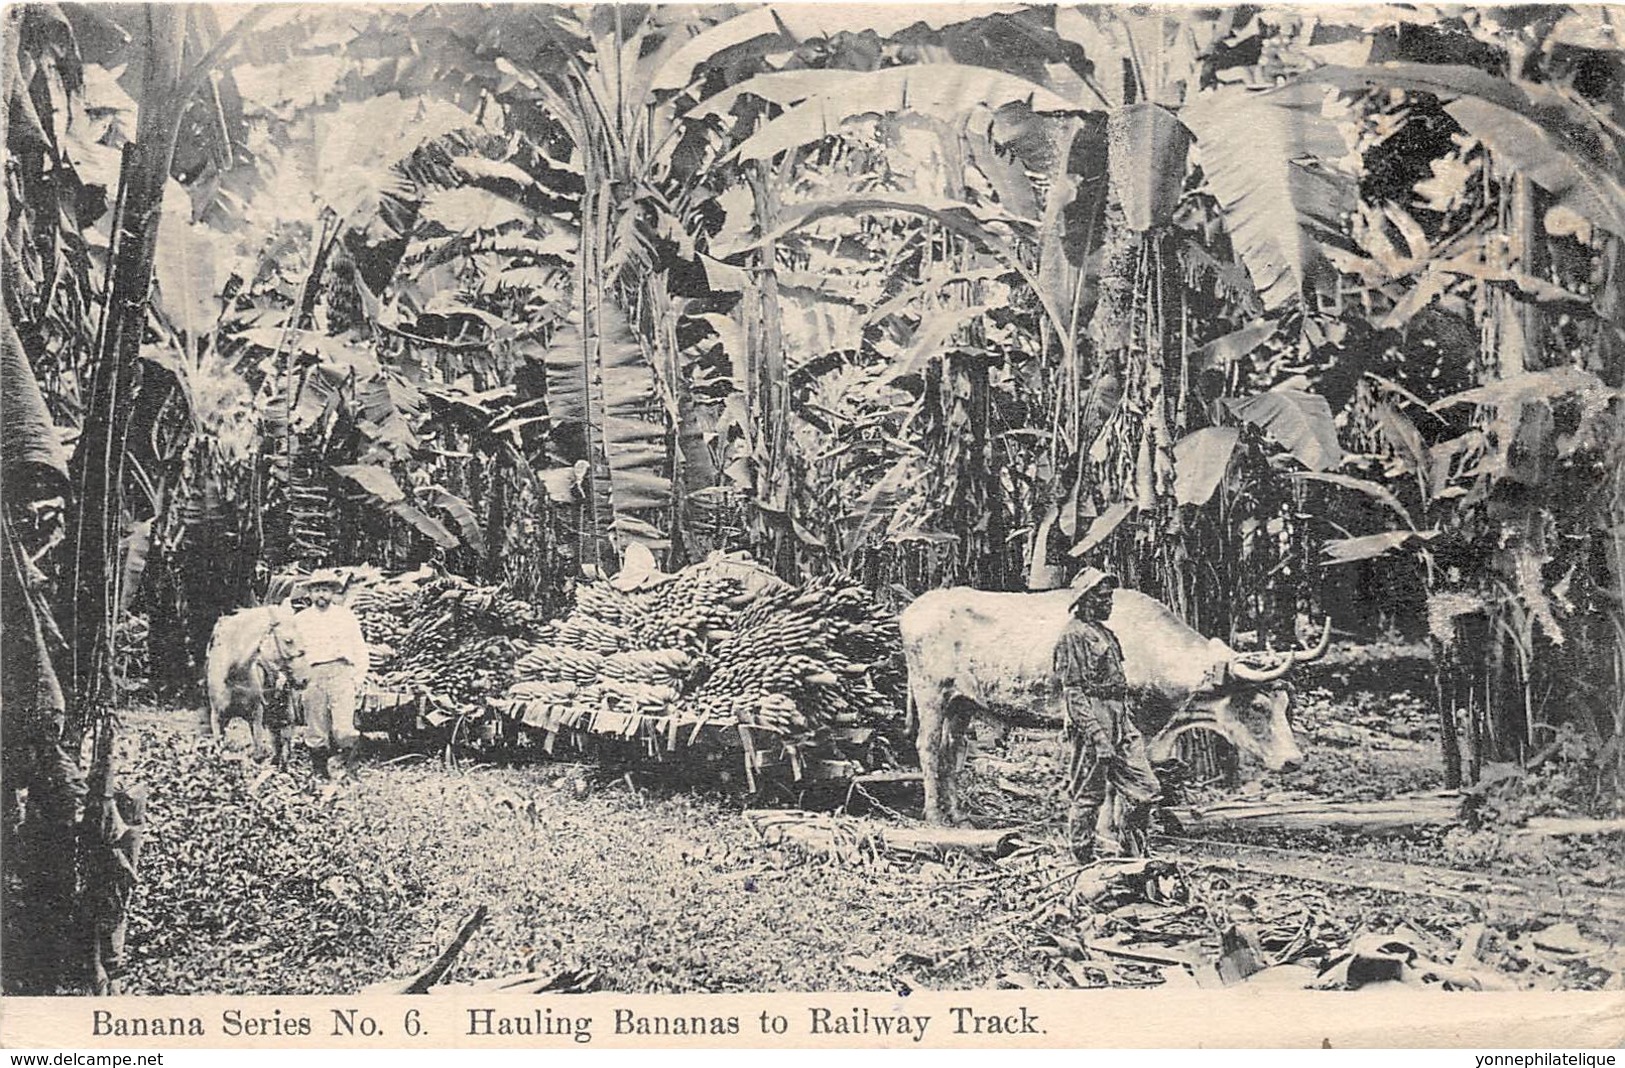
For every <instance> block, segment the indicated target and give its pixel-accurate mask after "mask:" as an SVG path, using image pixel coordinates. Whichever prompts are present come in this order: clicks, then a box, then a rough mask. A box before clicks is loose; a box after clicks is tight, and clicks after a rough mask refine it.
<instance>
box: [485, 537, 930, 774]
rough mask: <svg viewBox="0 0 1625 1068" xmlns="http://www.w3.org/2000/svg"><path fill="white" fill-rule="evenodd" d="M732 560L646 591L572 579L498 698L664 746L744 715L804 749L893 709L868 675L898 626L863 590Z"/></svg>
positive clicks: (890, 649)
mask: <svg viewBox="0 0 1625 1068" xmlns="http://www.w3.org/2000/svg"><path fill="white" fill-rule="evenodd" d="M728 563H729V564H730V566H729V567H726V568H724V567H715V566H711V564H710V563H709V562H708V563H706V564H699V565H695V566H694V567H690V568H685V569H684V570H683V571H681V572H678V573H677V574H676V575H675V576H673V577H671V578H670V579H669V580H667V581H665V582H664V583H662V584H660V585H657V586H651V587H649V588H646V589H642V590H631V591H628V590H620V589H616V588H615V587H613V586H612V585H610V584H609V583H607V582H596V583H591V584H588V585H583V586H581V587H579V588H578V589H577V590H576V600H575V606H574V608H573V609H572V611H571V612H570V614H569V615H568V616H567V617H566V618H565V619H563V620H560V621H559V622H557V623H555V624H552V625H550V626H547V627H545V628H543V629H542V631H541V632H540V633H541V636H542V638H543V641H542V642H541V643H540V644H535V645H531V646H528V647H527V648H525V649H523V650H521V651H520V655H518V656H517V657H516V659H515V661H514V664H513V676H514V678H515V680H516V681H515V682H514V683H513V685H512V686H511V687H510V688H509V689H508V691H507V692H506V693H505V694H504V695H503V697H502V699H501V700H499V701H498V702H496V704H497V706H498V707H500V708H502V709H503V710H504V711H505V712H506V713H507V714H508V715H509V716H510V717H512V718H516V719H519V720H520V721H521V722H523V723H524V724H526V725H527V726H532V727H539V728H541V729H544V730H548V731H558V730H562V729H564V728H567V727H568V728H582V729H588V730H591V731H593V732H595V733H600V734H613V733H616V732H620V733H623V734H624V733H626V732H628V731H636V732H641V733H643V734H645V735H646V736H647V735H649V734H654V735H656V736H658V737H663V738H665V739H666V743H665V744H667V745H676V744H678V742H677V741H676V739H679V738H690V737H692V736H693V735H692V733H689V734H684V733H683V731H684V729H686V728H687V727H688V726H689V725H691V724H697V723H700V722H705V723H710V724H713V725H715V726H717V727H722V728H725V729H726V734H727V735H731V734H732V733H733V732H732V730H731V728H732V726H733V725H735V724H739V725H744V726H748V727H752V728H759V729H761V730H762V731H764V732H768V733H770V734H773V735H776V736H777V737H778V738H780V739H782V741H783V743H784V745H785V746H786V747H787V748H788V749H791V750H792V751H794V750H801V751H804V752H819V751H825V749H824V747H826V746H829V745H834V744H836V743H835V742H834V739H833V736H832V735H831V734H830V729H831V728H840V727H866V726H879V725H882V724H886V723H891V722H895V721H896V720H897V719H898V718H899V715H898V710H897V703H896V702H895V701H894V700H892V699H891V698H889V697H888V696H887V695H886V692H885V691H884V689H883V688H882V687H881V686H877V682H878V681H879V679H878V678H877V676H879V675H881V674H882V673H883V670H884V668H885V667H886V665H888V664H889V663H890V662H891V661H892V660H894V659H895V658H896V655H897V649H898V646H899V640H898V635H897V632H896V625H895V623H894V622H893V621H891V619H890V618H889V617H888V615H887V614H886V613H884V612H883V611H882V610H881V609H880V608H879V607H878V606H877V605H876V604H875V603H874V602H873V600H872V599H871V598H870V597H869V595H868V594H867V592H865V591H864V590H863V589H861V588H860V587H857V586H854V585H849V584H845V583H841V582H837V581H828V580H826V581H823V582H817V583H814V584H812V585H809V586H808V587H806V588H797V587H794V586H791V585H789V584H787V583H783V582H780V581H779V580H777V579H776V578H774V577H773V576H772V575H771V574H769V573H768V572H766V571H765V570H764V569H761V568H753V565H748V563H747V562H741V561H733V560H730V561H728ZM606 713H618V714H621V715H618V716H616V715H605V714H606ZM627 715H631V716H632V717H633V718H631V719H628V718H626V717H627ZM718 736H719V737H721V736H726V735H718ZM807 747H812V748H811V749H808V748H807Z"/></svg>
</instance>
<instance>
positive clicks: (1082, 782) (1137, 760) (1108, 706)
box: [1055, 568, 1162, 864]
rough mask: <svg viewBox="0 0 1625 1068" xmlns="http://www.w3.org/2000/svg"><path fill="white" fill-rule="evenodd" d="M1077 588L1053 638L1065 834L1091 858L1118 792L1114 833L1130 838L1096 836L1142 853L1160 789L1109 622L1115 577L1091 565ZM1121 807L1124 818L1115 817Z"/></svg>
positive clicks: (1083, 858)
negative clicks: (1062, 722) (1103, 812)
mask: <svg viewBox="0 0 1625 1068" xmlns="http://www.w3.org/2000/svg"><path fill="white" fill-rule="evenodd" d="M1073 588H1074V589H1076V590H1077V591H1078V595H1077V599H1076V600H1074V601H1073V602H1072V618H1071V619H1070V620H1068V621H1067V624H1066V629H1064V630H1063V631H1062V632H1061V638H1060V641H1058V642H1057V643H1056V645H1055V679H1056V685H1057V686H1058V687H1059V688H1060V690H1061V694H1062V696H1063V698H1064V699H1065V701H1066V733H1067V737H1068V738H1069V739H1070V741H1071V743H1072V745H1071V751H1070V753H1069V756H1068V761H1067V797H1068V799H1069V806H1068V809H1067V821H1066V831H1067V841H1068V844H1069V845H1070V846H1071V847H1072V853H1073V855H1074V856H1075V857H1077V859H1078V861H1079V863H1083V864H1087V863H1089V862H1090V861H1092V860H1093V859H1094V857H1095V852H1096V848H1097V842H1096V834H1095V827H1096V824H1097V822H1098V821H1099V817H1100V808H1101V806H1102V805H1103V804H1105V803H1106V801H1107V799H1108V792H1107V788H1108V787H1110V788H1111V791H1112V794H1113V795H1114V805H1113V811H1112V817H1113V826H1112V833H1113V835H1114V836H1124V832H1127V833H1126V838H1127V839H1128V840H1127V842H1126V843H1123V845H1122V846H1119V845H1118V843H1117V842H1116V841H1107V842H1104V843H1099V844H1101V845H1105V846H1107V847H1109V848H1111V849H1112V851H1114V852H1115V851H1121V850H1122V849H1123V848H1125V847H1126V848H1127V850H1128V851H1130V852H1134V853H1143V852H1144V849H1145V835H1146V830H1147V828H1148V826H1149V824H1150V816H1151V804H1150V803H1151V802H1152V801H1153V800H1155V799H1156V798H1157V796H1158V795H1159V794H1161V793H1162V785H1161V784H1160V783H1159V782H1157V776H1156V773H1155V772H1153V771H1152V770H1151V760H1150V758H1149V757H1148V756H1147V755H1146V751H1145V739H1144V738H1142V737H1141V736H1140V731H1139V728H1137V727H1136V726H1135V725H1134V717H1133V716H1132V715H1130V713H1129V707H1128V690H1127V686H1126V683H1125V680H1124V677H1123V648H1122V646H1121V645H1119V644H1118V642H1117V636H1116V635H1115V634H1113V633H1112V632H1111V631H1110V630H1108V629H1106V619H1107V617H1108V616H1110V615H1111V611H1112V591H1113V590H1114V589H1116V588H1117V580H1116V579H1114V578H1113V577H1112V576H1110V575H1108V574H1106V573H1105V572H1103V571H1100V570H1097V569H1095V568H1090V569H1089V570H1088V571H1086V572H1084V573H1083V575H1082V576H1080V577H1079V579H1078V580H1077V581H1076V582H1075V583H1074V584H1073ZM1119 810H1121V821H1120V822H1118V820H1117V817H1118V816H1119Z"/></svg>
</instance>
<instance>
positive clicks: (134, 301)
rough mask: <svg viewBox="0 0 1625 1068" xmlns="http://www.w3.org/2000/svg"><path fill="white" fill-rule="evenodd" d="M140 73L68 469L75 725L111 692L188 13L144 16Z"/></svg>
mask: <svg viewBox="0 0 1625 1068" xmlns="http://www.w3.org/2000/svg"><path fill="white" fill-rule="evenodd" d="M141 17H142V18H143V19H144V20H145V30H146V38H147V41H146V44H147V48H146V52H147V59H146V66H145V68H144V71H143V77H142V84H141V98H140V101H139V102H138V105H137V111H136V140H135V143H134V144H133V145H130V146H128V147H127V148H126V149H125V153H124V160H123V166H122V168H121V170H120V174H119V184H120V186H121V195H120V197H119V203H118V207H117V209H116V214H115V218H114V229H113V248H112V259H111V263H110V265H109V269H108V286H107V303H106V306H105V307H104V309H103V313H102V326H101V336H100V337H99V338H98V341H97V345H96V353H95V371H94V373H93V377H92V380H91V389H90V405H89V407H88V408H87V410H86V412H85V420H84V426H83V429H82V431H81V433H80V438H79V444H78V447H77V448H76V449H75V451H74V455H73V463H72V467H71V474H72V481H73V498H72V500H71V501H70V502H69V526H68V544H69V552H70V553H71V563H70V569H69V573H68V579H69V581H68V583H67V592H66V598H67V605H66V608H67V611H66V613H65V615H66V622H67V624H68V626H67V634H68V642H69V650H70V653H69V660H70V664H69V677H70V679H71V681H72V697H73V699H72V711H73V714H74V716H75V717H76V718H77V719H79V720H80V721H81V722H82V721H83V720H84V719H86V718H88V717H89V715H90V711H91V709H92V708H93V707H95V705H97V704H98V703H100V702H101V701H103V700H105V699H106V698H107V697H108V695H109V694H110V692H111V684H112V667H113V656H112V634H113V623H114V620H113V612H114V608H115V606H116V605H117V603H118V598H117V590H116V589H115V586H116V583H117V581H118V575H119V567H118V559H117V555H118V546H119V530H120V520H121V514H120V513H121V510H122V509H121V507H120V504H121V489H122V487H121V481H122V476H123V471H124V463H123V451H122V449H123V442H124V440H125V435H126V433H127V431H128V429H129V424H130V417H131V414H132V405H131V404H130V399H131V397H132V394H133V392H134V390H135V388H136V386H137V384H138V382H139V378H140V355H141V334H142V331H143V329H144V328H145V326H146V317H147V294H148V290H149V289H150V288H151V286H152V268H153V257H154V252H155V250H156V249H157V244H158V219H159V215H160V213H161V211H162V208H163V199H164V183H165V182H166V181H168V179H169V168H170V163H171V161H172V160H173V159H174V154H175V137H176V133H177V131H178V129H179V126H180V116H181V111H182V108H183V101H182V99H181V97H182V93H181V85H182V72H181V48H182V42H183V40H184V37H185V25H186V18H187V9H186V8H184V7H179V6H174V5H164V4H154V5H152V6H150V7H148V8H146V9H144V10H143V12H142V15H141Z"/></svg>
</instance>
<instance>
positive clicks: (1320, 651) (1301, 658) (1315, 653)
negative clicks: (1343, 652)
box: [1292, 616, 1332, 664]
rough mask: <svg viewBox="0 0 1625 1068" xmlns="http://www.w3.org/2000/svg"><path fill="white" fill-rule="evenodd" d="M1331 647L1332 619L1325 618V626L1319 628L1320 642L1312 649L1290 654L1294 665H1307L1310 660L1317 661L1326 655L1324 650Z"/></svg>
mask: <svg viewBox="0 0 1625 1068" xmlns="http://www.w3.org/2000/svg"><path fill="white" fill-rule="evenodd" d="M1331 647H1332V617H1331V616H1327V617H1326V625H1325V626H1324V627H1322V628H1321V631H1320V641H1319V642H1318V643H1316V645H1315V647H1314V648H1313V649H1299V650H1297V651H1296V652H1294V653H1293V654H1292V660H1293V662H1295V663H1299V664H1307V663H1309V661H1311V660H1319V659H1320V658H1321V657H1323V656H1325V655H1326V650H1327V649H1330V648H1331Z"/></svg>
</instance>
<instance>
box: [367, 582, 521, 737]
mask: <svg viewBox="0 0 1625 1068" xmlns="http://www.w3.org/2000/svg"><path fill="white" fill-rule="evenodd" d="M350 607H351V609H352V610H353V611H354V612H355V613H356V617H357V619H358V620H359V621H360V623H361V633H362V635H363V636H364V637H365V638H366V639H367V643H368V644H369V645H370V646H372V650H373V654H374V658H373V677H374V680H375V681H376V683H377V684H378V685H379V686H380V687H381V688H383V689H385V690H396V691H402V692H409V693H416V694H424V695H427V696H429V697H430V698H432V699H436V700H438V701H439V702H440V703H441V704H443V705H446V706H448V707H454V708H469V707H477V706H482V705H483V704H484V702H485V699H486V698H487V697H489V696H491V695H493V694H497V693H500V692H502V690H503V688H505V687H506V686H507V685H508V683H509V682H510V681H511V680H512V678H513V665H514V661H515V660H517V659H518V658H519V657H520V656H521V655H522V654H523V653H524V652H525V651H526V649H528V648H529V646H530V645H531V643H532V642H533V640H534V638H535V636H536V634H537V632H538V631H539V630H540V628H541V623H542V617H541V615H540V613H539V611H538V610H537V609H536V608H535V607H534V606H533V605H531V604H530V603H528V602H526V601H523V600H520V599H519V598H517V597H514V596H513V595H512V594H511V593H510V592H509V591H508V590H506V589H505V588H504V587H501V586H477V585H475V584H473V583H471V582H469V581H467V580H466V579H462V578H458V577H457V576H455V575H437V576H434V577H432V578H429V579H427V580H421V579H404V580H397V581H393V582H388V581H386V582H382V583H378V584H376V585H373V586H370V587H368V588H366V589H363V590H358V591H357V592H356V593H355V594H353V595H352V596H351V598H350Z"/></svg>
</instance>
